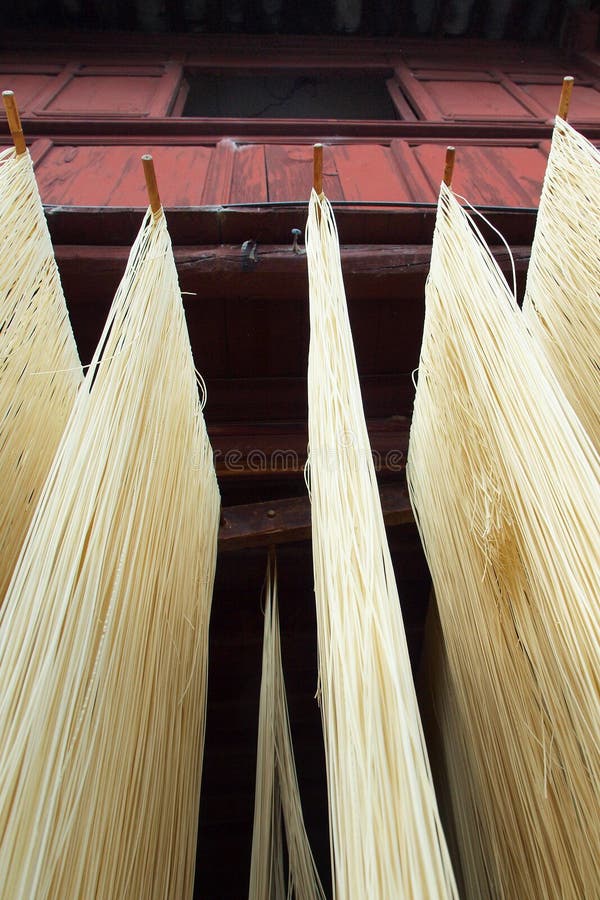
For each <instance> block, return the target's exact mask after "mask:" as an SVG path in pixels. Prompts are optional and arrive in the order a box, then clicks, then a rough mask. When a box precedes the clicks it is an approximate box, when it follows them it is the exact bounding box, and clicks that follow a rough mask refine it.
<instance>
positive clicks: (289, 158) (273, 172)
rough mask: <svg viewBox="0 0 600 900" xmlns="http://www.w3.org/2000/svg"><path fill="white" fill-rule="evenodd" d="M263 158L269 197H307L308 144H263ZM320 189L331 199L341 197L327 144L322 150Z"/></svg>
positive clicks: (310, 155) (309, 177) (310, 173)
mask: <svg viewBox="0 0 600 900" xmlns="http://www.w3.org/2000/svg"><path fill="white" fill-rule="evenodd" d="M265 159H266V163H267V183H268V189H269V200H273V201H290V200H301V201H304V200H308V198H309V196H310V192H311V189H312V177H313V168H312V166H313V151H312V147H311V146H310V145H304V146H303V145H298V146H293V145H292V146H290V145H288V144H274V145H266V146H265ZM323 190H324V191H325V193H326V194H327V196H328V197H329V199H330V200H343V199H344V194H343V192H342V188H341V186H340V180H339V178H338V173H337V169H336V165H335V161H334V159H333V156H332V152H331V148H330V147H324V150H323Z"/></svg>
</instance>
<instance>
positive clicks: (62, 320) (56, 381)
mask: <svg viewBox="0 0 600 900" xmlns="http://www.w3.org/2000/svg"><path fill="white" fill-rule="evenodd" d="M0 254H1V256H2V266H1V267H0V606H1V605H2V601H3V598H4V595H5V593H6V589H7V587H8V583H9V581H10V578H11V575H12V572H13V569H14V566H15V563H16V561H17V557H18V555H19V551H20V549H21V545H22V543H23V540H24V538H25V534H26V533H27V528H28V526H29V522H30V521H31V517H32V515H33V511H34V509H35V506H36V503H37V500H38V497H39V494H40V491H41V489H42V486H43V484H44V481H45V479H46V476H47V474H48V470H49V469H50V465H51V463H52V460H53V458H54V454H55V453H56V448H57V446H58V442H59V440H60V438H61V435H62V433H63V430H64V427H65V424H66V421H67V418H68V416H69V413H70V412H71V409H72V407H73V402H74V400H75V394H76V392H77V388H78V387H79V385H80V384H81V380H82V378H83V374H82V371H81V365H80V363H79V357H78V355H77V349H76V347H75V340H74V338H73V332H72V330H71V324H70V322H69V317H68V314H67V307H66V304H65V298H64V296H63V292H62V287H61V283H60V277H59V274H58V269H57V268H56V262H55V260H54V253H53V250H52V244H51V242H50V235H49V234H48V227H47V225H46V219H45V218H44V211H43V209H42V201H41V200H40V195H39V193H38V188H37V184H36V181H35V175H34V174H33V165H32V163H31V158H30V156H29V153H28V152H25V153H22V154H20V155H17V154H16V152H15V150H14V149H12V148H11V149H8V150H4V151H3V152H1V153H0Z"/></svg>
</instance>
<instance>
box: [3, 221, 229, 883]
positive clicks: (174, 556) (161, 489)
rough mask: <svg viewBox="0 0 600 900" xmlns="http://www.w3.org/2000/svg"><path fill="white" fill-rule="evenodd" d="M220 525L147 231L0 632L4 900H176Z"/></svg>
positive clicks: (187, 362)
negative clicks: (89, 899) (82, 899)
mask: <svg viewBox="0 0 600 900" xmlns="http://www.w3.org/2000/svg"><path fill="white" fill-rule="evenodd" d="M218 518H219V496H218V490H217V486H216V479H215V473H214V468H213V461H212V454H211V448H210V445H209V442H208V439H207V435H206V430H205V425H204V420H203V416H202V411H201V406H200V401H199V397H198V390H197V385H196V376H195V371H194V365H193V362H192V355H191V349H190V345H189V339H188V334H187V330H186V324H185V318H184V312H183V306H182V303H181V296H180V293H179V287H178V282H177V274H176V271H175V264H174V260H173V254H172V249H171V244H170V239H169V234H168V231H167V226H166V222H165V218H164V216H163V215H162V212H161V213H160V214H159V215H158V216H156V217H154V218H152V217H150V214H148V215H147V216H146V218H145V220H144V223H143V226H142V229H141V231H140V233H139V235H138V237H137V239H136V241H135V244H134V246H133V249H132V251H131V255H130V258H129V262H128V265H127V268H126V272H125V275H124V277H123V281H122V282H121V285H120V287H119V289H118V291H117V294H116V296H115V299H114V302H113V305H112V307H111V311H110V314H109V318H108V322H107V324H106V327H105V329H104V332H103V335H102V338H101V341H100V344H99V347H98V349H97V351H96V354H95V357H94V361H93V363H92V366H91V368H90V370H89V372H88V375H87V377H86V379H85V382H84V384H83V386H82V389H81V390H80V392H79V394H78V396H77V400H76V403H75V406H74V409H73V414H72V416H71V418H70V421H69V424H68V426H67V429H66V431H65V434H64V436H63V439H62V441H61V443H60V446H59V449H58V453H57V456H56V458H55V461H54V464H53V466H52V469H51V471H50V474H49V477H48V480H47V482H46V484H45V487H44V489H43V492H42V496H41V499H40V503H39V505H38V507H37V510H36V512H35V515H34V518H33V521H32V524H31V528H30V530H29V533H28V536H27V538H26V541H25V544H24V548H23V552H22V554H21V556H20V559H19V562H18V564H17V568H16V570H15V575H14V578H13V580H12V582H11V586H10V589H9V593H8V596H7V602H6V603H5V606H4V612H3V616H2V619H1V621H0V684H1V685H2V694H1V697H0V884H1V885H2V889H1V890H2V892H3V896H5V897H7V898H8V897H11V898H13V897H14V898H17V897H19V898H21V897H22V898H33V897H35V898H36V900H41V898H47V897H52V898H57V900H58V898H61V900H64V898H67V897H102V898H104V900H106V898H111V897H114V898H124V897H131V898H133V897H139V898H141V897H144V898H153V897H156V898H158V897H160V898H166V897H172V898H178V900H179V898H182V897H191V895H192V889H193V877H194V861H195V850H196V830H197V813H198V799H199V789H200V775H201V768H202V750H203V740H204V721H205V692H206V664H207V638H208V620H209V611H210V604H211V595H212V584H213V575H214V566H215V553H216V535H217V528H218Z"/></svg>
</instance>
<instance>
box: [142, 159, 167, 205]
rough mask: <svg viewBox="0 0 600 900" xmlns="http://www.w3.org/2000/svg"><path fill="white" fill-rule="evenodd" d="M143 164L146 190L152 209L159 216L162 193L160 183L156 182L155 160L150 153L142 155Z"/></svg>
mask: <svg viewBox="0 0 600 900" xmlns="http://www.w3.org/2000/svg"><path fill="white" fill-rule="evenodd" d="M142 165H143V166H144V177H145V178H146V190H147V191H148V200H149V201H150V209H151V210H152V212H153V213H154V215H155V216H157V215H158V214H159V213H160V211H161V209H162V205H161V202H160V195H159V193H158V184H157V183H156V172H155V171H154V160H153V159H152V156H151V155H150V154H149V153H145V154H144V156H142Z"/></svg>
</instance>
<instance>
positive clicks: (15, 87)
mask: <svg viewBox="0 0 600 900" xmlns="http://www.w3.org/2000/svg"><path fill="white" fill-rule="evenodd" d="M54 79H55V76H54V75H46V74H35V73H34V74H30V73H23V74H18V73H15V72H10V73H2V74H1V75H0V86H1V88H2V90H3V91H14V94H15V98H16V100H17V104H18V106H19V111H20V112H21V113H24V112H27V111H28V109H29V107H30V106H31V104H32V101H34V100H35V98H36V97H37V96H38V94H40V93H41V92H42V91H43V90H44V88H46V87H47V86H48V85H49V84H50V83H51V82H52V81H54Z"/></svg>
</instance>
